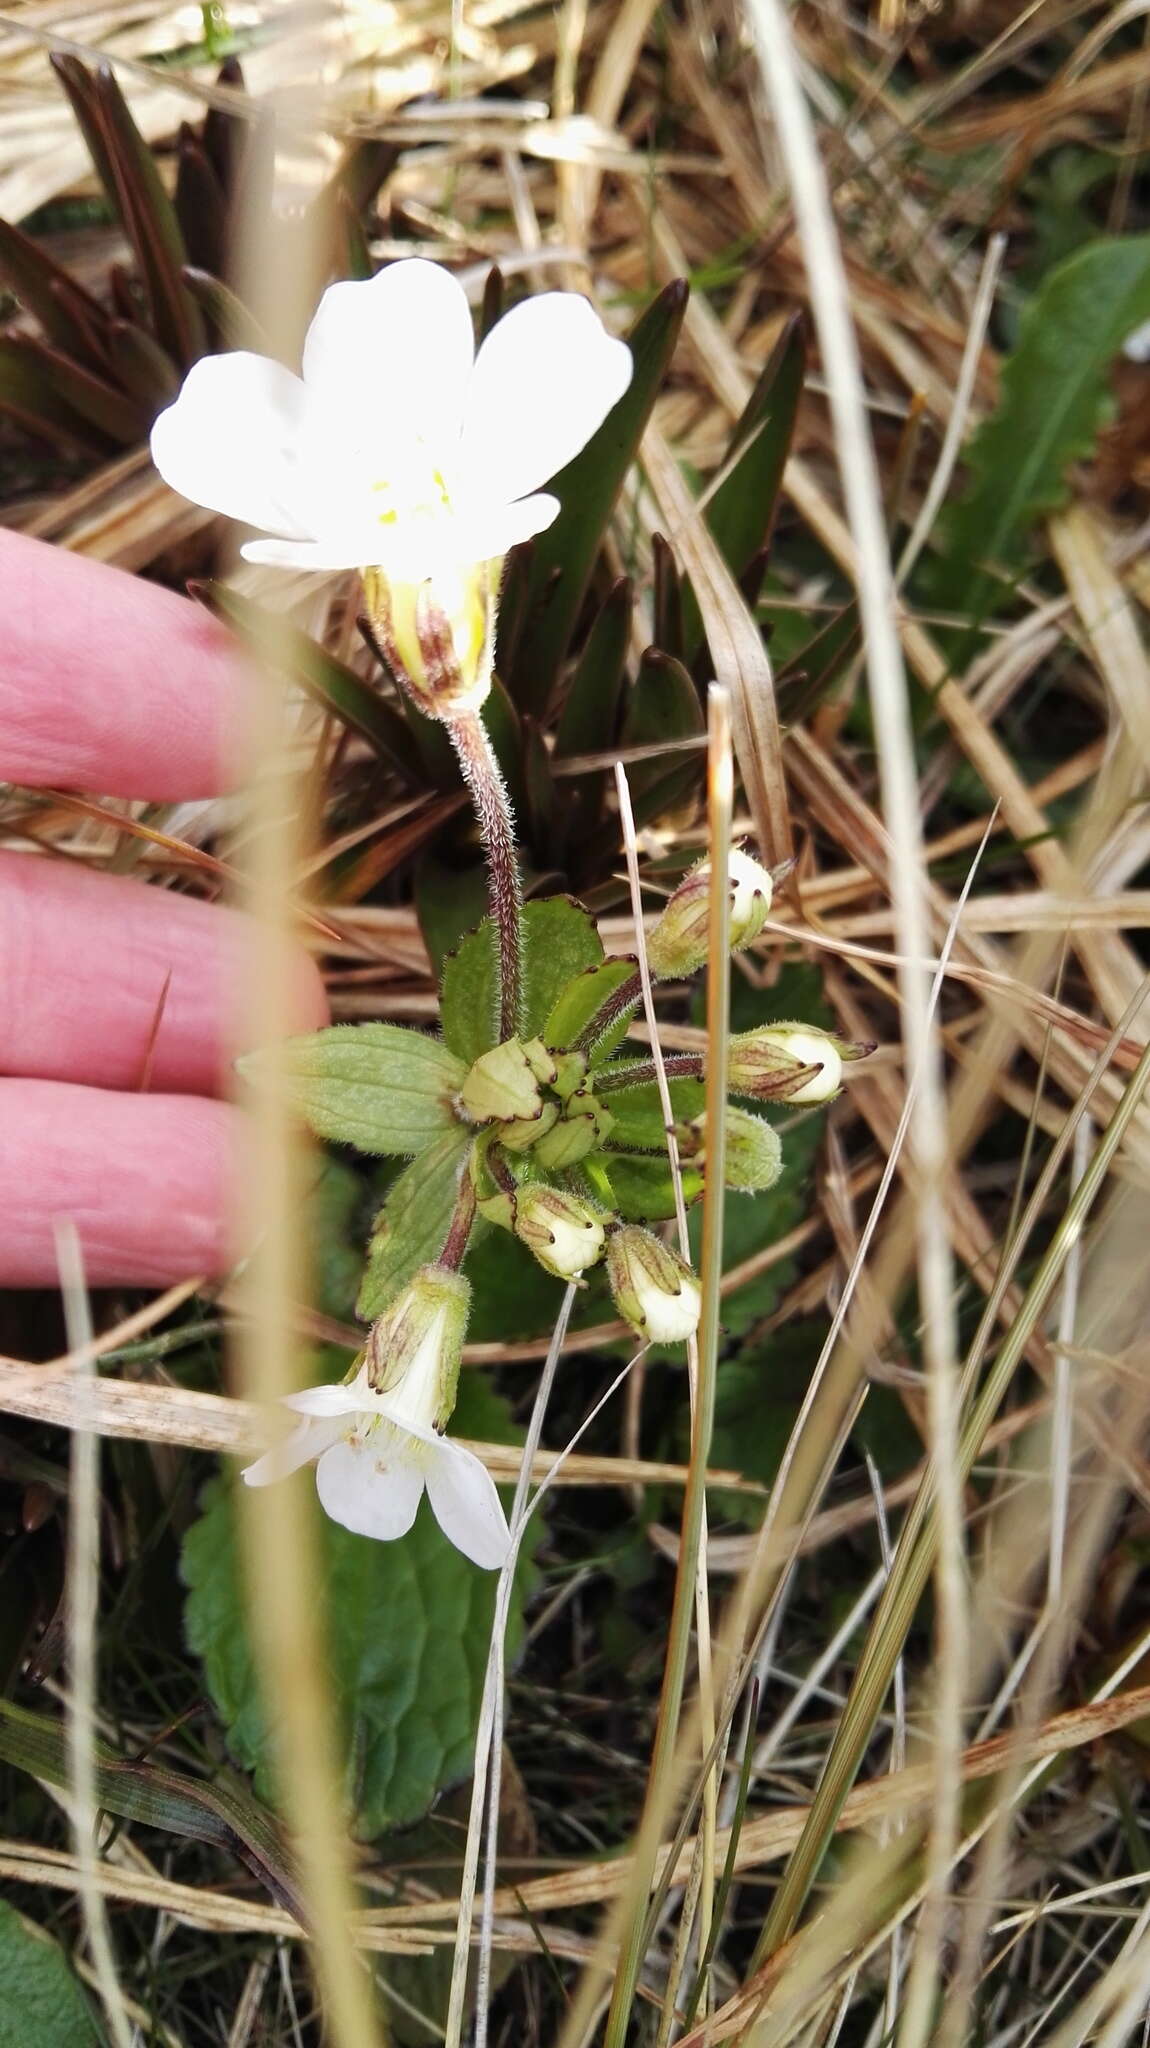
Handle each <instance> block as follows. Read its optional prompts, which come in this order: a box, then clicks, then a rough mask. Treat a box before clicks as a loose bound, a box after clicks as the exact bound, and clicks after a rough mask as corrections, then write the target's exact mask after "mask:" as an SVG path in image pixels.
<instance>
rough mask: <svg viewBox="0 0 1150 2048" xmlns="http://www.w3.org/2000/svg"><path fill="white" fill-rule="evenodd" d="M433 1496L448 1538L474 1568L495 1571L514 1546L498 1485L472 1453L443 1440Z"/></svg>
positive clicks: (434, 1463) (430, 1479) (434, 1467)
mask: <svg viewBox="0 0 1150 2048" xmlns="http://www.w3.org/2000/svg"><path fill="white" fill-rule="evenodd" d="M426 1476H427V1497H428V1499H429V1501H430V1502H431V1505H432V1509H433V1510H434V1513H435V1519H436V1521H437V1522H438V1523H439V1526H440V1528H441V1529H442V1531H443V1533H444V1535H445V1536H446V1537H447V1538H448V1540H449V1542H451V1543H454V1545H455V1548H456V1549H457V1550H461V1551H462V1552H463V1555H464V1557H469V1558H470V1559H471V1562H472V1564H477V1565H481V1566H482V1568H483V1570H484V1571H485V1572H493V1571H495V1570H496V1569H497V1567H498V1566H499V1565H501V1564H503V1562H504V1561H505V1559H506V1557H507V1552H508V1549H509V1548H510V1544H511V1533H510V1531H509V1529H508V1527H507V1517H506V1515H505V1514H504V1512H503V1508H502V1505H501V1503H500V1499H499V1495H498V1494H497V1493H496V1491H495V1482H494V1480H493V1479H492V1477H491V1474H490V1472H489V1471H488V1470H487V1467H486V1465H484V1464H481V1463H480V1461H479V1459H478V1458H476V1457H475V1456H473V1454H472V1452H470V1451H465V1450H464V1449H463V1448H462V1446H461V1445H459V1444H453V1443H449V1442H446V1441H444V1442H441V1443H440V1444H439V1445H438V1446H437V1449H436V1453H435V1456H434V1457H433V1458H430V1459H429V1460H428V1463H427V1466H426Z"/></svg>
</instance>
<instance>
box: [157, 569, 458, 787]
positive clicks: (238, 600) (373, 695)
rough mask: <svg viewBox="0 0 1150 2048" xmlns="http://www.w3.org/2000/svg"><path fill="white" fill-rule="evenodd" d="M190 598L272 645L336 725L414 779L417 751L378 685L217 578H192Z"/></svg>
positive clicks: (286, 668) (288, 670)
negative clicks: (208, 580)
mask: <svg viewBox="0 0 1150 2048" xmlns="http://www.w3.org/2000/svg"><path fill="white" fill-rule="evenodd" d="M189 588H190V590H191V593H192V595H193V597H198V598H199V599H200V602H201V603H202V604H206V605H207V606H208V607H209V609H210V610H211V611H213V612H215V613H216V615H217V617H218V618H221V619H226V620H227V623H228V624H229V625H230V626H234V627H235V628H236V630H237V632H239V633H241V634H243V635H244V636H246V637H247V638H248V639H249V640H254V641H255V643H256V645H257V646H266V647H267V648H268V649H269V650H274V652H275V655H276V658H277V660H278V661H280V662H281V663H282V665H283V668H284V671H285V673H286V674H288V675H289V676H291V678H292V680H293V682H297V683H298V684H299V685H300V687H301V689H304V690H306V691H307V693H308V695H309V696H310V697H314V698H315V699H316V700H317V702H318V703H320V704H322V705H323V706H324V708H325V709H326V710H328V711H330V712H332V713H333V714H334V716H335V717H336V718H338V719H339V720H340V722H341V724H343V725H346V726H349V727H350V728H351V730H352V731H353V732H358V733H359V734H360V735H361V736H362V737H363V738H364V739H365V740H367V742H368V744H369V745H370V746H372V747H374V749H375V751H376V753H377V754H378V755H379V757H380V759H381V760H382V761H386V762H387V763H388V764H389V766H390V767H392V768H395V769H396V770H397V771H398V772H399V774H400V775H402V776H403V778H404V780H405V781H412V780H416V781H418V779H419V775H418V755H417V752H416V747H415V743H414V741H413V739H412V737H411V733H410V731H409V729H408V726H407V724H406V722H405V720H404V719H403V718H402V717H401V716H400V714H399V712H398V711H396V710H395V709H394V708H393V706H392V705H390V704H388V703H387V702H386V700H385V699H384V698H383V697H381V696H380V694H379V692H378V690H373V689H371V688H370V687H369V685H368V684H367V683H365V682H363V681H362V680H361V678H360V677H359V676H357V675H356V673H355V671H354V669H350V668H346V667H345V666H344V664H343V662H342V661H337V660H336V659H335V656H334V655H332V654H328V652H327V651H326V649H325V648H323V647H320V646H319V645H318V644H317V642H316V641H314V640H313V639H312V637H311V635H310V633H301V632H300V630H299V628H298V627H296V626H289V625H288V624H287V622H286V620H284V619H281V618H280V617H279V615H278V614H277V613H275V612H271V611H268V610H267V609H266V607H265V606H263V605H259V604H256V603H254V602H253V600H252V599H251V598H250V597H243V596H242V595H241V594H240V592H239V591H236V590H230V589H228V588H227V587H226V585H224V584H222V583H193V584H190V585H189Z"/></svg>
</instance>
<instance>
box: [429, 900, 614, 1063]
mask: <svg viewBox="0 0 1150 2048" xmlns="http://www.w3.org/2000/svg"><path fill="white" fill-rule="evenodd" d="M497 958H498V955H497V946H496V935H495V927H494V925H493V924H492V922H491V919H490V918H484V920H483V923H482V924H481V925H480V926H479V928H478V930H477V931H474V932H469V933H468V936H467V937H466V938H465V939H464V941H463V944H462V945H461V946H460V948H459V951H458V952H457V953H453V954H452V955H451V958H450V959H449V960H448V962H447V964H446V966H445V967H444V970H443V987H442V990H441V1003H440V1010H441V1016H442V1020H443V1036H444V1040H445V1042H446V1043H447V1045H448V1046H450V1048H451V1050H452V1052H453V1053H456V1054H458V1056H459V1058H460V1059H461V1060H464V1061H465V1062H466V1063H467V1065H468V1066H471V1065H473V1063H474V1062H475V1061H476V1060H477V1059H478V1058H479V1057H480V1055H481V1054H482V1053H485V1052H489V1051H490V1050H491V1047H492V1046H493V1045H494V1044H495V1042H496V1033H497V1028H498V1013H499V993H498V988H499V984H498V974H497V971H496V967H497ZM602 958H603V946H602V942H601V940H600V938H599V934H598V932H597V931H596V930H595V925H594V922H593V920H592V919H591V918H590V917H589V916H588V914H587V912H586V911H585V910H584V909H582V907H581V906H580V905H579V904H578V903H573V902H572V901H571V899H570V898H569V897H567V896H545V897H542V898H541V899H540V901H539V902H537V903H527V904H525V905H524V908H523V1017H522V1020H521V1028H520V1036H521V1037H523V1038H535V1037H538V1035H539V1034H540V1033H541V1032H542V1030H543V1028H544V1026H545V1024H546V1022H547V1018H548V1015H549V1013H550V1011H551V1009H552V1007H553V1005H554V1004H555V1002H556V1000H557V999H558V997H559V995H560V994H561V992H562V990H563V988H564V987H565V985H566V983H567V982H569V981H570V980H571V979H572V978H573V976H575V975H576V974H580V973H582V971H583V969H584V968H585V967H594V966H595V965H596V964H597V962H598V961H600V960H601V959H602Z"/></svg>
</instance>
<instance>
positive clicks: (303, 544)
mask: <svg viewBox="0 0 1150 2048" xmlns="http://www.w3.org/2000/svg"><path fill="white" fill-rule="evenodd" d="M240 553H241V555H242V556H243V558H244V560H245V562H261V563H263V564H264V565H265V567H268V568H272V569H320V570H327V571H331V570H334V569H363V568H366V567H369V566H370V562H371V556H370V553H369V551H368V547H367V546H366V545H365V540H364V539H363V538H361V537H360V536H359V535H358V534H357V535H356V536H355V537H354V539H353V540H351V541H349V542H348V543H347V544H346V545H345V546H341V545H340V543H339V541H336V540H330V541H320V540H246V541H245V542H244V544H243V546H242V548H241V549H240Z"/></svg>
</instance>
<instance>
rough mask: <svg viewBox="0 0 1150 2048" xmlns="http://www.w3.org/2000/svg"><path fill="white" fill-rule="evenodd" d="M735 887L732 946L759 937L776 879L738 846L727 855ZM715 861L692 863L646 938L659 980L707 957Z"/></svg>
mask: <svg viewBox="0 0 1150 2048" xmlns="http://www.w3.org/2000/svg"><path fill="white" fill-rule="evenodd" d="M727 881H728V884H729V886H730V891H731V924H730V943H731V951H732V952H738V951H739V950H740V949H741V948H742V947H743V946H749V945H750V943H751V941H752V939H757V938H758V936H759V933H760V932H761V930H762V928H763V925H764V923H765V921H766V919H767V917H768V915H769V913H770V908H771V897H772V894H773V889H774V884H773V881H772V878H771V875H770V873H769V871H768V870H767V869H766V868H764V867H761V866H760V865H759V862H758V861H757V860H752V859H751V856H750V854H749V853H744V852H743V850H742V848H741V847H739V846H733V847H732V848H731V850H730V852H729V853H728V855H727ZM710 895H711V863H710V861H709V860H707V859H705V858H704V859H703V860H700V861H696V863H695V865H694V867H693V868H688V870H687V873H686V874H685V875H684V877H683V879H682V881H681V882H680V884H679V886H678V888H677V889H676V890H675V893H674V895H673V896H671V897H669V898H668V900H667V905H666V908H665V909H664V911H663V915H662V917H661V918H660V919H659V922H658V924H657V925H656V926H655V928H654V930H653V931H652V932H651V933H650V934H649V935H648V938H647V961H648V964H649V966H650V969H651V972H652V974H653V975H654V976H655V977H656V979H657V980H659V981H670V980H672V979H673V978H675V979H677V978H679V977H681V976H683V975H687V974H694V973H695V971H696V970H697V969H698V968H700V967H702V966H703V964H704V962H705V961H706V958H707V942H708V937H709V930H710V915H711V908H710Z"/></svg>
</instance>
